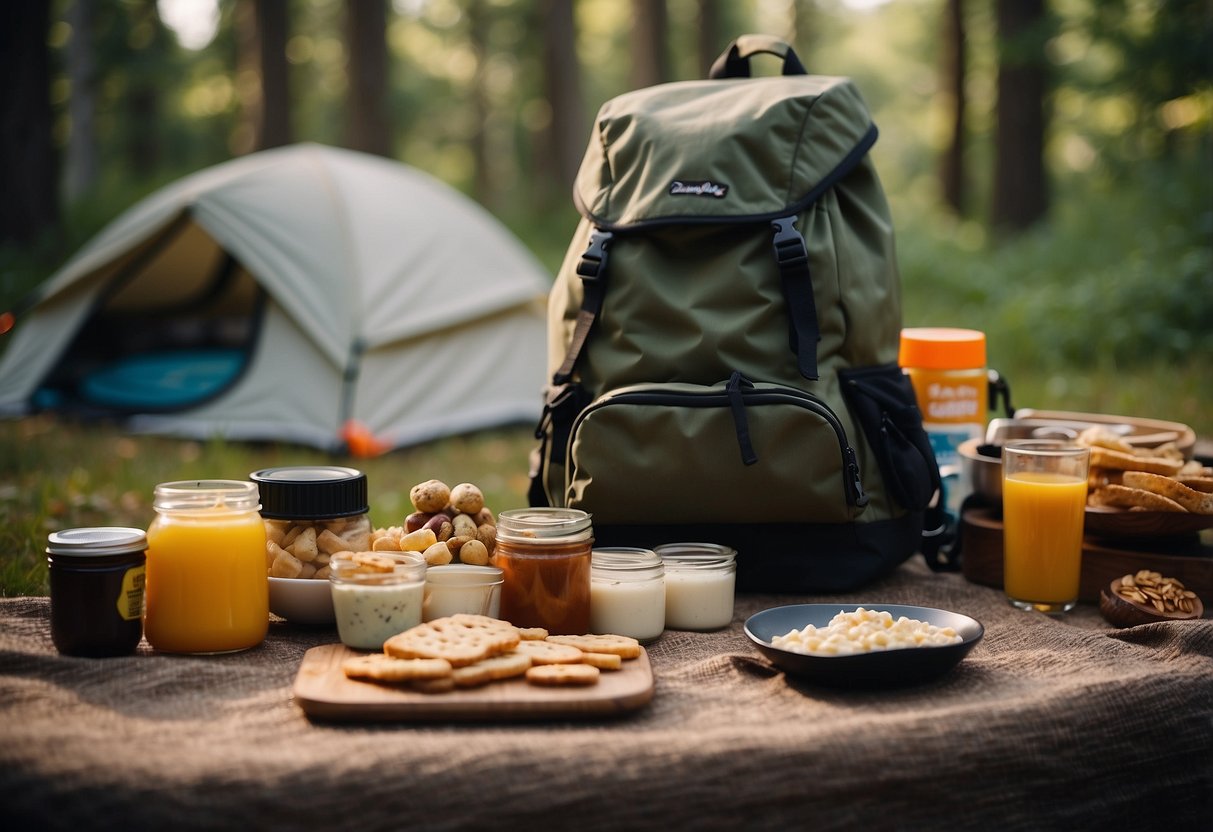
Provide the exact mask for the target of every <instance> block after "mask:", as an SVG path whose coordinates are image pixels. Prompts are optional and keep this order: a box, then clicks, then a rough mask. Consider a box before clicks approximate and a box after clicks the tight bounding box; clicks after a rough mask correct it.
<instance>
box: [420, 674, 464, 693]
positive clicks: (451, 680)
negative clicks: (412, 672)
mask: <svg viewBox="0 0 1213 832" xmlns="http://www.w3.org/2000/svg"><path fill="white" fill-rule="evenodd" d="M455 669H456V670H458V669H459V668H455ZM455 684H456V682H455V677H454V675H451V676H446V677H443V678H441V679H415V680H413V681H412V682H409V687H410V688H412V689H413V690H415V691H419V692H421V693H447V692H449V691H452V690H454V689H455Z"/></svg>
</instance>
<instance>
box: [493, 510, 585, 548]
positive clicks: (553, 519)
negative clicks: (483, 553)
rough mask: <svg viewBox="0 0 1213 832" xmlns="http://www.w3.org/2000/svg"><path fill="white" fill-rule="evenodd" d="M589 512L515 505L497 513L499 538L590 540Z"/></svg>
mask: <svg viewBox="0 0 1213 832" xmlns="http://www.w3.org/2000/svg"><path fill="white" fill-rule="evenodd" d="M590 534H591V529H590V515H589V514H588V513H587V512H584V511H582V510H581V509H576V508H546V507H540V508H515V509H507V510H506V511H503V512H501V513H500V514H499V515H497V539H498V540H511V541H514V542H524V541H543V542H546V543H559V542H573V541H580V540H587V539H589V537H590Z"/></svg>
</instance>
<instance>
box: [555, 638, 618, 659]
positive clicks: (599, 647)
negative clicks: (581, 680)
mask: <svg viewBox="0 0 1213 832" xmlns="http://www.w3.org/2000/svg"><path fill="white" fill-rule="evenodd" d="M547 640H548V641H549V642H554V643H556V644H568V645H571V646H572V647H576V648H577V649H578V650H581V651H583V652H586V653H614V654H615V655H617V656H620V657H621V658H624V659H634V658H636V657H638V656H639V655H640V642H639V641H637V640H636V639H634V638H632V637H630V636H617V635H610V634H608V635H584V636H548V637H547Z"/></svg>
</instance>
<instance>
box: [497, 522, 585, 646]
mask: <svg viewBox="0 0 1213 832" xmlns="http://www.w3.org/2000/svg"><path fill="white" fill-rule="evenodd" d="M593 546H594V536H593V529H592V527H591V526H590V515H589V514H587V513H586V512H584V511H581V510H579V509H573V508H524V509H512V510H509V511H503V512H501V514H500V516H498V518H497V545H496V548H495V549H494V552H493V561H494V565H496V566H498V567H500V569H501V571H502V577H503V579H504V582H503V583H502V585H501V617H502V618H504V619H505V620H506V621H509V622H510V623H511V624H513V625H514V626H515V627H543V628H544V629H546V630H547V631H548V632H549V633H552V634H553V635H583V634H585V633H588V632H589V631H590V559H591V551H592V549H593Z"/></svg>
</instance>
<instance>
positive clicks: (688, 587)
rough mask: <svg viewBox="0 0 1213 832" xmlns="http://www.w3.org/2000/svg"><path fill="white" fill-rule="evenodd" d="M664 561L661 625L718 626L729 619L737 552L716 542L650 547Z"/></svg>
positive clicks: (729, 622)
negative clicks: (662, 617)
mask: <svg viewBox="0 0 1213 832" xmlns="http://www.w3.org/2000/svg"><path fill="white" fill-rule="evenodd" d="M654 551H655V552H656V553H657V554H658V556H660V557H661V560H662V562H663V563H664V564H665V626H666V627H667V628H668V629H671V630H699V631H703V630H719V629H722V628H724V627H727V626H729V624H731V623H732V621H733V596H734V593H735V590H736V584H737V562H736V557H737V552H736V551H735V550H733V549H730V548H729V547H728V546H721V545H719V544H716V543H667V544H665V545H662V546H658V547H656V549H655V550H654Z"/></svg>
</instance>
